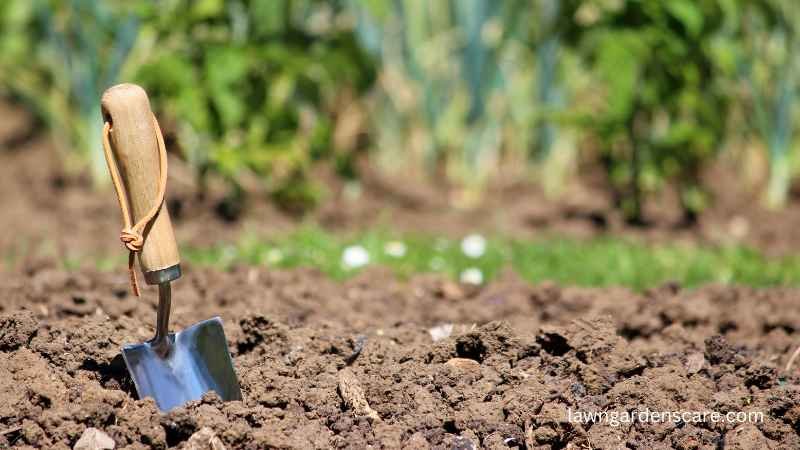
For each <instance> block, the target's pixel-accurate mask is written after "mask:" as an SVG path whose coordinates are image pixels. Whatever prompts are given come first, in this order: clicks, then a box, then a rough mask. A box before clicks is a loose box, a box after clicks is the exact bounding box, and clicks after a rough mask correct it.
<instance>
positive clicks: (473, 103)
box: [350, 0, 536, 202]
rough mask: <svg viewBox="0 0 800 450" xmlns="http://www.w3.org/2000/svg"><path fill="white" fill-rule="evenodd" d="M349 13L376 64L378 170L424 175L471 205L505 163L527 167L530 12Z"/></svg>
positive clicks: (422, 9) (408, 2)
mask: <svg viewBox="0 0 800 450" xmlns="http://www.w3.org/2000/svg"><path fill="white" fill-rule="evenodd" d="M350 5H351V7H352V8H353V9H354V10H355V11H356V15H357V20H358V22H357V23H358V26H357V31H358V36H359V39H360V42H361V43H362V44H363V45H364V46H365V47H366V48H367V49H368V50H369V51H370V52H372V54H374V55H376V56H377V57H378V58H379V60H380V62H381V71H380V75H379V82H378V89H377V90H376V91H375V92H374V93H373V96H372V98H371V102H370V111H371V116H372V117H373V118H374V120H373V121H372V123H371V124H370V125H371V129H370V131H371V135H372V136H373V137H374V139H375V143H374V147H375V149H376V153H377V158H378V160H379V162H380V163H382V165H383V166H384V167H390V168H392V169H393V170H403V169H405V171H406V172H407V173H414V174H419V173H420V169H424V170H423V171H422V172H423V173H427V174H428V175H432V176H435V177H439V178H440V179H441V178H443V180H442V181H448V182H452V183H455V184H456V185H458V186H459V187H463V188H465V189H466V190H465V193H466V194H467V199H466V201H467V202H469V201H470V199H469V197H471V195H470V194H474V193H476V192H477V191H480V189H481V188H482V187H483V184H485V182H486V181H487V180H488V179H489V178H490V175H492V174H495V175H496V174H497V173H498V169H499V167H500V163H501V162H503V159H504V156H509V155H510V156H512V157H514V156H516V157H518V159H521V160H522V163H523V164H521V165H520V166H523V167H524V166H525V164H524V162H525V160H526V159H527V155H526V153H527V152H528V149H529V148H531V147H532V146H533V145H532V142H533V137H532V135H533V133H532V131H531V130H532V128H533V127H532V125H533V123H534V121H535V117H534V114H535V112H536V109H535V102H534V101H533V100H534V99H535V94H534V92H533V60H532V59H531V58H530V57H529V56H530V51H529V48H528V47H527V41H526V39H527V38H528V36H529V33H528V30H527V29H526V25H527V21H528V20H529V19H530V18H531V17H532V16H531V13H530V8H528V2H524V1H517V0H513V1H508V2H496V1H492V0H465V1H458V2H428V1H424V0H369V1H351V2H350ZM521 98H527V99H529V101H519V99H521ZM504 152H505V155H504V154H503V153H504Z"/></svg>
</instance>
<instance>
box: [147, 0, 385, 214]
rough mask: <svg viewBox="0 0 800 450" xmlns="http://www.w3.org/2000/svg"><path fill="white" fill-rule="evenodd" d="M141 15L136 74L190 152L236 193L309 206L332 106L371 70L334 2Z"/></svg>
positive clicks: (183, 8)
mask: <svg viewBox="0 0 800 450" xmlns="http://www.w3.org/2000/svg"><path fill="white" fill-rule="evenodd" d="M149 14H150V15H146V16H145V26H144V29H143V41H145V42H146V44H143V45H145V46H146V47H147V49H146V51H145V53H146V57H144V58H143V61H142V64H141V65H140V67H139V70H138V72H137V74H136V79H137V81H138V82H140V83H142V84H143V85H144V86H146V88H147V89H148V91H149V92H150V95H151V99H152V101H153V104H154V105H155V107H156V108H158V109H159V110H160V111H162V112H163V113H165V114H166V115H167V116H168V117H169V118H170V120H171V121H173V122H174V123H176V126H177V130H176V132H177V137H178V143H179V144H180V146H181V148H182V150H183V152H184V154H185V155H186V157H187V159H188V160H189V161H190V162H191V163H192V164H193V165H194V166H195V167H197V168H198V171H199V173H208V172H209V171H213V172H216V173H219V174H221V175H222V176H224V177H225V178H226V179H227V180H229V181H230V182H231V183H232V184H233V186H234V191H235V192H240V191H242V190H255V191H261V192H268V193H270V194H271V195H273V196H274V197H275V198H276V200H278V202H279V204H281V205H282V206H284V207H287V208H289V209H292V210H303V209H306V208H307V207H309V206H312V205H313V204H314V203H315V201H316V199H317V196H318V189H317V187H316V185H315V184H314V183H313V180H312V179H311V177H310V174H309V169H310V165H311V163H312V161H313V160H315V159H318V158H323V157H331V156H332V153H333V152H334V149H333V148H332V145H331V144H332V135H333V133H334V132H335V127H336V126H337V121H336V112H337V106H339V105H340V104H341V102H342V100H343V99H344V98H345V97H346V96H347V95H355V94H353V93H357V92H360V91H361V90H363V89H364V88H365V87H366V86H368V85H369V82H370V79H371V77H372V73H371V66H370V64H369V61H368V60H367V59H366V57H365V55H364V54H363V52H362V51H361V50H360V48H359V47H358V46H357V45H356V43H355V41H354V37H353V34H352V32H351V31H350V30H349V29H348V26H347V25H346V24H344V25H342V24H340V22H341V20H340V18H341V14H342V13H341V11H340V8H339V7H338V6H337V5H336V4H335V3H332V2H322V1H313V0H266V1H264V0H261V1H259V0H251V1H229V2H223V1H221V0H206V1H203V2H193V1H188V0H174V1H170V2H162V3H160V4H159V5H158V7H157V8H155V7H154V9H153V10H152V11H150V12H149Z"/></svg>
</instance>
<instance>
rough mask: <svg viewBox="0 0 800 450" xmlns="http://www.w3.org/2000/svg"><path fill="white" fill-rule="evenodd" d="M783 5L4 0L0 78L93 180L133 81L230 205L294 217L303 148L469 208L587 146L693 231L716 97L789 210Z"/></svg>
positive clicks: (313, 192) (565, 164)
mask: <svg viewBox="0 0 800 450" xmlns="http://www.w3.org/2000/svg"><path fill="white" fill-rule="evenodd" d="M798 14H800V8H797V7H796V5H795V1H794V0H670V1H669V2H655V1H644V0H534V1H525V0H509V1H505V2H498V1H494V0H458V1H455V0H450V1H435V2H432V1H426V0H361V1H358V0H229V1H223V0H197V1H190V0H163V1H160V2H158V3H155V2H148V1H144V0H131V1H122V0H113V1H107V2H95V1H91V0H63V1H58V0H30V1H26V0H7V1H5V2H0V26H2V33H0V90H1V91H0V92H2V93H3V94H6V95H11V96H13V97H15V98H18V99H21V100H23V101H25V102H26V103H27V104H28V105H30V107H31V108H32V109H33V110H34V111H35V112H36V114H37V116H38V117H39V118H40V119H41V120H42V121H43V122H44V123H45V124H46V125H47V126H48V127H49V128H50V130H52V133H53V135H54V136H55V140H56V142H57V143H58V144H59V146H60V147H61V148H62V149H64V150H65V151H64V152H63V154H64V155H65V156H66V157H67V160H73V159H77V160H79V161H82V163H83V164H85V165H88V166H90V168H91V173H92V176H93V178H94V179H95V180H102V179H104V178H105V176H106V170H105V167H104V162H103V158H102V156H101V153H102V152H101V151H100V142H99V132H98V130H99V126H100V120H101V119H100V114H99V104H98V103H99V102H98V98H99V95H100V92H101V91H102V90H103V89H105V88H106V87H108V86H109V85H111V84H113V83H115V82H118V81H119V80H121V79H125V80H130V81H135V82H138V83H140V84H142V85H143V86H144V87H145V88H146V89H147V90H148V92H149V93H150V96H151V100H152V103H153V106H154V108H155V109H156V110H157V112H158V114H159V115H160V116H163V117H164V119H163V120H162V124H163V125H164V129H165V131H167V132H168V134H169V136H168V137H171V138H174V139H175V142H176V143H177V147H178V148H180V149H181V152H182V155H183V156H184V158H185V159H186V160H187V161H188V163H189V164H190V166H191V167H192V169H193V171H194V174H195V175H197V177H198V178H199V179H200V186H201V187H202V186H204V184H205V180H206V179H207V178H208V176H209V175H212V174H216V175H219V176H221V177H222V178H223V179H225V180H226V181H227V182H228V184H227V186H229V188H230V192H229V196H228V203H229V204H230V205H231V206H230V207H228V208H227V210H229V211H232V212H233V213H232V214H231V215H235V211H236V210H239V209H240V207H239V206H240V205H238V204H239V203H240V201H241V200H242V199H243V198H244V197H245V194H246V193H248V192H257V193H267V194H268V195H270V196H272V197H273V198H274V199H275V200H276V201H277V202H278V204H279V205H281V206H283V207H284V208H286V209H288V210H291V211H304V210H306V209H308V208H310V207H311V206H313V205H314V204H315V203H316V202H317V201H318V199H319V197H320V195H321V194H322V191H321V189H320V185H319V184H317V183H316V182H315V180H314V175H313V173H312V166H313V165H314V163H315V162H316V161H319V160H325V161H332V162H333V163H334V166H335V167H336V168H337V169H338V171H339V174H340V175H341V176H344V177H354V176H358V170H357V167H356V164H355V161H356V160H360V159H361V157H362V150H369V151H370V153H369V154H368V155H367V156H368V157H369V158H370V162H371V163H373V164H374V165H376V166H378V167H380V168H382V169H383V170H384V171H386V172H392V171H395V172H400V173H401V174H402V175H409V176H415V177H420V176H427V178H428V179H432V180H434V181H437V182H438V181H441V182H443V183H442V184H446V185H447V186H448V187H455V188H456V193H458V194H460V195H457V196H454V198H456V204H457V205H466V206H469V205H471V204H473V203H475V202H476V201H478V200H479V199H480V195H481V193H482V192H484V188H485V187H486V185H487V184H488V183H489V182H490V181H491V180H492V179H493V178H494V179H498V178H501V177H502V178H503V179H504V180H516V179H520V178H523V177H537V181H539V182H540V183H541V184H542V185H543V187H544V189H545V191H546V192H548V193H557V192H558V191H560V190H561V189H562V188H563V187H564V186H566V185H567V184H568V180H567V177H566V172H567V170H568V168H571V167H575V166H577V164H576V162H577V160H578V158H583V157H586V158H587V159H588V158H592V157H594V156H595V155H599V157H600V158H599V159H600V160H601V162H602V163H603V164H604V167H605V169H606V171H607V179H608V182H609V184H610V186H611V187H612V190H613V192H614V193H615V196H616V201H617V204H618V206H619V207H620V208H621V209H622V210H623V212H624V213H625V216H626V217H627V219H628V220H629V221H630V222H632V223H642V222H644V221H645V220H646V217H645V216H646V215H645V213H644V210H645V205H646V203H647V201H648V199H651V198H652V196H653V194H655V193H656V192H658V191H659V190H661V189H663V188H664V187H666V186H671V187H675V188H676V190H677V192H678V194H679V198H680V201H681V205H682V208H683V211H684V214H683V215H684V219H685V222H686V223H687V224H688V223H692V222H694V221H695V220H696V219H697V215H698V214H699V213H700V211H702V210H703V209H704V208H705V207H706V206H707V205H708V203H709V202H710V200H711V199H710V194H709V193H708V190H707V189H706V186H704V185H703V183H702V182H701V175H702V173H703V172H704V169H705V168H706V167H707V166H708V165H709V163H710V162H713V161H715V160H716V158H717V155H718V154H719V152H720V149H721V148H722V147H723V145H725V144H726V139H727V138H728V137H729V134H731V133H730V132H729V128H728V122H729V121H730V120H731V115H732V114H730V111H731V110H732V108H731V106H732V105H733V106H735V107H737V108H738V109H736V110H735V111H737V112H739V111H741V112H744V114H743V115H744V116H746V117H747V118H748V119H749V117H750V116H754V117H755V120H753V121H750V120H748V119H744V120H742V119H739V120H740V121H743V122H745V125H746V126H742V127H737V130H736V131H737V132H739V128H742V129H747V131H746V133H748V137H749V135H757V136H759V138H760V139H761V140H762V141H763V143H764V147H765V149H764V153H765V154H766V155H767V156H768V158H769V161H770V164H769V171H770V173H769V183H768V186H767V189H766V197H767V200H768V204H770V205H772V206H780V205H782V204H783V203H785V201H786V198H787V193H788V191H789V187H790V183H791V179H792V175H793V169H792V165H793V164H795V163H797V161H795V159H794V158H793V156H792V152H791V151H790V150H791V147H792V145H793V143H794V142H795V140H796V137H795V134H796V133H794V132H793V131H794V127H793V126H792V124H793V121H794V119H795V118H796V117H797V114H798V112H797V109H798V108H797V106H796V103H797V100H798V96H800V67H799V66H800V56H798V52H800V42H798V39H799V38H798V29H797V26H798V24H800V16H798ZM737 125H738V123H737ZM576 132H580V133H581V135H582V137H583V138H584V139H583V142H582V144H583V145H580V146H579V145H578V143H577V142H576V141H575V139H574V135H575V134H576ZM579 147H581V148H582V149H583V148H585V149H588V151H586V152H584V153H583V154H579V152H578V150H577V149H578V148H579ZM595 148H597V150H596V151H593V150H594V149H595ZM363 153H364V154H365V153H366V152H363ZM404 179H412V178H404Z"/></svg>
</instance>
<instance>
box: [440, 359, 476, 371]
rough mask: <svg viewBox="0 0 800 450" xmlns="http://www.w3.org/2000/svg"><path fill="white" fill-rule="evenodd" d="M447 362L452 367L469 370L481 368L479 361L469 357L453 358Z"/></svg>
mask: <svg viewBox="0 0 800 450" xmlns="http://www.w3.org/2000/svg"><path fill="white" fill-rule="evenodd" d="M445 364H447V365H448V366H450V367H456V368H458V369H461V370H464V371H468V372H473V371H480V370H481V364H480V363H479V362H478V361H475V360H474V359H469V358H451V359H450V360H448V361H447V362H446V363H445Z"/></svg>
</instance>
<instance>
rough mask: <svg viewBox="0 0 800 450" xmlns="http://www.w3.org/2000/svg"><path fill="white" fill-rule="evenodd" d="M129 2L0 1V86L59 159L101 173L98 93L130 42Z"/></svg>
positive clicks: (99, 176) (133, 25) (116, 71)
mask: <svg viewBox="0 0 800 450" xmlns="http://www.w3.org/2000/svg"><path fill="white" fill-rule="evenodd" d="M132 3H134V2H128V3H125V2H121V1H119V2H95V1H93V0H29V1H17V0H9V1H4V2H1V3H0V24H2V26H1V29H2V33H0V86H1V88H0V89H2V90H4V91H6V93H7V94H9V95H11V96H14V97H17V98H19V99H21V100H22V101H24V102H25V103H27V104H28V105H29V106H30V107H31V108H32V109H33V110H34V112H35V113H36V114H37V116H38V117H39V118H40V119H42V120H43V121H44V122H45V123H46V124H47V126H48V127H49V128H50V129H51V131H52V132H53V134H54V137H55V142H56V144H57V145H58V146H59V148H60V149H61V150H62V151H63V153H64V154H65V155H66V156H70V155H73V154H76V153H77V154H78V155H79V156H80V158H78V159H79V160H82V161H85V162H88V164H89V166H90V169H91V175H92V178H93V180H95V182H99V181H101V180H105V179H106V178H107V173H106V168H105V160H104V159H103V151H102V147H101V142H100V131H99V130H100V129H101V127H102V122H101V116H100V104H99V97H100V93H101V92H102V90H103V89H105V88H106V87H108V86H109V85H110V84H112V83H113V82H115V81H116V80H117V79H118V78H119V76H120V74H121V73H122V70H123V65H124V63H125V61H126V58H127V56H128V53H129V52H130V51H131V48H132V47H133V45H134V42H135V40H136V35H137V31H138V27H139V21H138V20H137V19H136V18H135V16H132V15H130V8H131V5H132Z"/></svg>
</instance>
